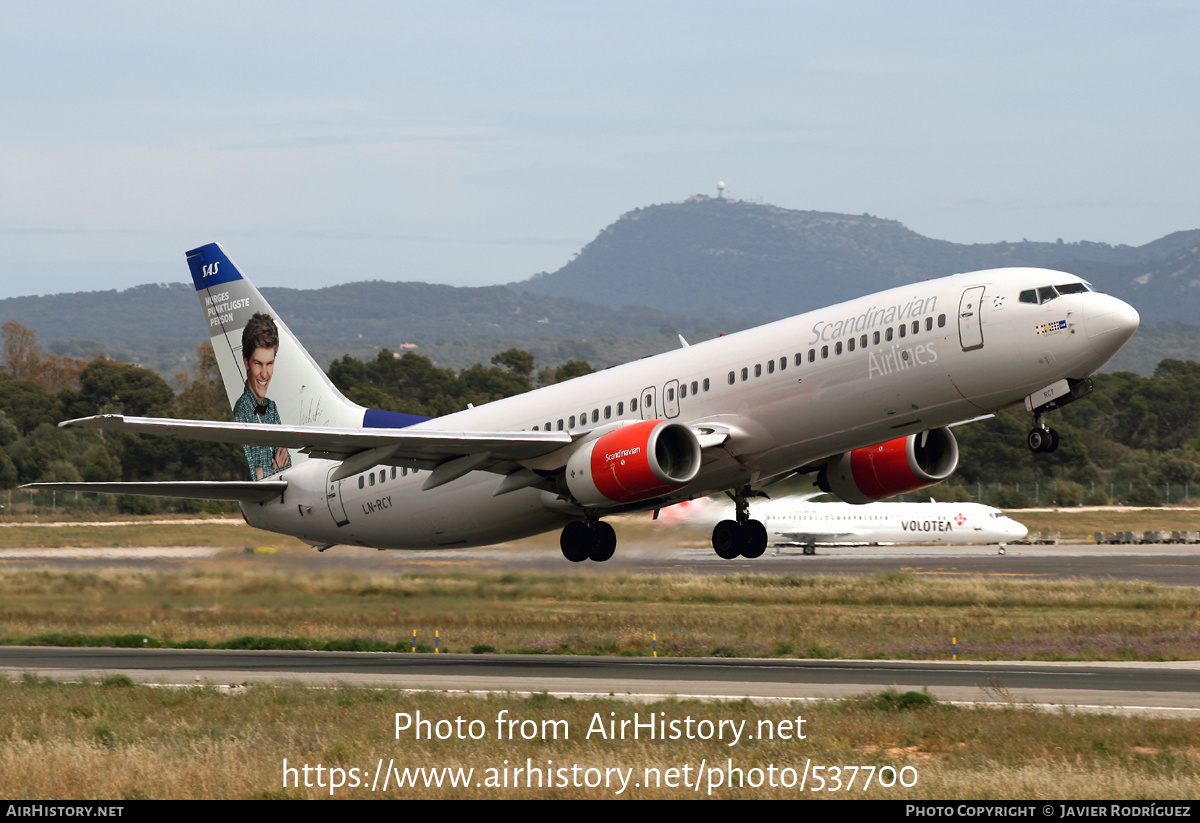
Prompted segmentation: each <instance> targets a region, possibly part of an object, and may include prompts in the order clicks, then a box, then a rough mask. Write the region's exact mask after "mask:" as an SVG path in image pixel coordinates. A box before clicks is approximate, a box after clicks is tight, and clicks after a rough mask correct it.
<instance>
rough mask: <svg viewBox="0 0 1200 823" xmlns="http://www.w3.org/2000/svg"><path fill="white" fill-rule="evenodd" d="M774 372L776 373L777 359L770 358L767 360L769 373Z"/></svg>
mask: <svg viewBox="0 0 1200 823" xmlns="http://www.w3.org/2000/svg"><path fill="white" fill-rule="evenodd" d="M774 373H775V361H774V360H768V361H767V374H774Z"/></svg>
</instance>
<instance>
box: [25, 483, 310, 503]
mask: <svg viewBox="0 0 1200 823" xmlns="http://www.w3.org/2000/svg"><path fill="white" fill-rule="evenodd" d="M287 485H288V484H287V481H286V480H258V481H255V480H182V481H175V480H170V481H163V482H130V483H26V484H25V485H24V486H22V487H21V488H23V489H42V490H45V491H49V490H51V489H53V490H55V491H60V492H97V493H99V494H142V495H150V496H151V497H187V498H191V499H193V500H236V501H238V502H241V503H265V502H266V501H268V500H274V499H275V498H276V497H279V496H280V495H281V494H283V492H284V491H285V490H286V489H287Z"/></svg>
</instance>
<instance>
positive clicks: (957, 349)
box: [33, 243, 1139, 561]
mask: <svg viewBox="0 0 1200 823" xmlns="http://www.w3.org/2000/svg"><path fill="white" fill-rule="evenodd" d="M187 259H188V266H189V268H190V270H191V275H192V282H193V284H194V286H195V289H196V296H197V297H198V298H199V302H200V309H201V312H202V315H203V317H204V321H205V325H206V327H207V329H208V333H209V337H210V340H211V342H212V345H213V352H214V355H215V357H216V360H217V364H218V366H219V367H220V372H221V377H222V380H223V382H224V385H225V392H226V395H227V397H228V399H229V403H230V406H231V408H232V409H233V418H234V421H233V422H219V421H209V420H168V419H155V418H138V417H125V416H124V415H120V414H100V415H96V416H93V417H86V418H81V419H78V420H70V421H67V422H66V423H64V424H62V425H69V426H84V427H91V428H99V429H109V430H114V431H122V432H129V433H136V434H153V435H159V436H167V437H180V438H190V439H195V440H201V441H208V442H215V443H236V444H239V445H241V446H242V447H243V450H244V452H245V456H246V465H247V470H248V471H247V477H246V479H243V480H226V481H209V482H204V481H169V482H166V481H164V482H122V483H39V484H33V485H35V486H37V487H39V488H56V489H60V490H76V491H85V492H106V493H115V494H150V495H160V496H167V497H194V498H200V499H224V500H236V501H238V503H239V504H240V505H241V509H242V514H243V516H244V517H245V519H246V521H247V522H248V523H250V524H251V525H252V526H256V527H259V528H262V529H266V530H269V531H274V532H279V533H282V534H289V535H295V536H296V537H298V538H300V539H302V540H304V541H306V542H308V543H310V544H312V545H314V546H316V547H318V548H319V549H322V550H323V549H327V548H329V547H330V546H335V545H338V544H349V545H358V546H367V547H372V548H378V549H431V548H458V547H465V546H479V545H489V544H493V543H498V542H501V541H505V540H513V539H516V538H521V537H526V536H529V535H532V534H537V533H540V532H545V531H549V530H551V529H561V530H562V531H561V538H560V545H561V547H562V551H563V555H564V556H566V557H567V558H568V559H570V560H573V561H581V560H586V559H591V560H594V561H601V560H607V559H608V558H609V557H611V556H612V554H613V552H614V550H615V548H616V542H617V540H616V534H615V533H614V531H613V529H612V526H610V525H609V524H607V523H605V522H603V521H602V520H601V518H602V517H605V516H608V515H611V514H616V513H620V512H629V511H638V510H655V509H661V508H664V507H667V506H671V505H673V504H675V503H679V502H682V501H686V500H693V499H696V498H699V497H706V496H709V495H713V494H720V493H723V492H724V493H728V494H729V495H730V496H731V497H732V498H733V500H734V504H735V510H734V517H733V519H730V520H723V521H721V522H720V523H718V524H717V525H716V526H715V527H714V528H713V532H712V544H713V549H714V550H715V551H716V552H717V554H719V555H720V556H722V557H726V558H733V557H737V556H739V555H740V556H742V557H747V558H750V557H758V556H759V555H761V554H762V553H763V551H764V549H765V548H766V545H767V537H768V535H767V528H766V527H765V525H764V523H763V521H762V520H756V519H752V518H751V516H750V500H751V499H752V498H754V497H757V496H760V495H761V494H762V493H761V492H759V491H756V490H755V484H761V483H766V482H769V481H771V480H773V479H779V478H784V477H788V476H791V475H793V474H795V473H796V472H797V471H803V472H811V471H817V470H820V471H821V473H822V475H823V477H824V480H825V483H826V485H827V486H828V487H829V488H830V489H832V490H834V491H835V492H837V493H838V494H840V495H841V496H843V497H845V498H846V499H853V500H859V501H868V500H876V499H879V498H882V497H887V496H890V495H894V494H897V493H899V492H903V491H908V490H913V489H918V488H921V487H922V486H926V485H929V484H931V483H936V482H938V481H939V480H943V479H945V478H946V477H948V476H949V475H950V473H951V472H952V471H953V470H954V467H955V465H956V463H957V461H958V449H957V445H956V443H955V440H954V437H953V436H952V435H951V434H950V432H949V431H948V429H947V428H945V427H947V426H951V425H954V424H956V423H959V422H961V421H964V420H968V419H972V418H975V417H978V416H980V415H982V414H986V413H989V412H995V411H996V410H999V409H1002V408H1005V407H1007V406H1013V405H1017V404H1020V403H1022V402H1024V403H1025V406H1026V408H1027V409H1028V410H1029V411H1030V412H1031V413H1032V415H1033V420H1034V425H1035V430H1034V432H1033V433H1032V434H1031V439H1030V446H1031V448H1032V447H1038V448H1040V449H1041V450H1042V451H1045V450H1046V449H1047V448H1050V447H1052V446H1053V443H1054V441H1055V440H1056V438H1054V436H1053V432H1052V431H1051V430H1050V429H1049V428H1048V427H1045V424H1044V422H1043V418H1044V415H1045V414H1046V412H1048V411H1050V410H1051V409H1054V408H1057V407H1058V406H1061V405H1062V404H1064V403H1067V402H1072V401H1074V400H1076V399H1078V398H1080V397H1083V396H1085V395H1086V393H1087V390H1088V388H1089V387H1090V383H1089V382H1088V377H1089V376H1090V375H1092V374H1094V373H1095V372H1096V370H1097V369H1099V368H1100V367H1101V366H1103V365H1104V364H1105V363H1107V362H1108V361H1109V360H1110V359H1111V358H1112V357H1113V355H1115V354H1116V353H1117V351H1118V350H1119V349H1120V348H1121V347H1122V346H1123V345H1124V344H1125V343H1126V341H1128V340H1129V338H1130V337H1131V336H1132V335H1133V333H1134V331H1135V330H1136V329H1137V327H1138V323H1139V318H1138V314H1137V312H1136V311H1134V310H1133V308H1131V307H1130V306H1128V305H1127V304H1125V303H1123V302H1121V301H1120V300H1118V299H1116V298H1114V297H1110V296H1108V295H1104V294H1099V293H1097V292H1096V291H1095V290H1094V289H1092V287H1091V286H1089V285H1088V284H1087V283H1085V282H1084V281H1082V280H1080V279H1079V278H1078V277H1076V276H1074V275H1071V274H1066V273H1064V272H1056V271H1050V270H1047V269H1034V268H1011V269H992V270H988V271H979V272H968V273H964V274H956V275H952V276H950V277H943V278H940V279H935V280H925V281H922V282H919V283H913V284H910V285H904V286H899V287H896V288H893V289H888V290H886V291H883V292H879V293H878V294H873V295H869V296H866V297H862V298H859V299H857V300H850V301H847V302H845V303H841V304H838V305H836V306H829V307H826V308H822V309H818V310H816V311H812V312H808V313H806V314H802V315H797V316H796V317H790V318H788V319H786V320H779V321H777V322H774V323H770V324H767V325H765V326H759V327H758V328H754V329H747V330H745V331H741V332H737V333H736V334H729V335H725V336H722V337H718V338H714V339H712V340H707V341H704V342H701V343H697V344H695V345H690V346H684V347H682V348H679V349H675V350H673V351H669V352H665V353H663V354H659V355H656V356H654V357H647V358H644V359H642V360H638V361H636V362H633V363H627V364H625V365H623V366H615V367H613V368H609V369H603V370H601V371H599V372H596V373H594V374H589V375H584V376H581V377H577V378H574V379H572V380H567V381H565V382H562V383H558V384H555V385H552V386H545V387H542V388H539V389H537V390H535V391H530V392H526V393H525V394H521V395H517V396H514V397H508V398H505V399H503V400H497V401H495V402H492V403H487V404H483V405H480V406H474V407H468V408H466V409H463V410H461V411H458V412H455V413H453V414H449V415H446V416H444V417H440V418H432V419H431V418H425V417H419V416H416V415H411V414H402V413H397V412H390V411H383V410H379V409H368V408H364V407H363V406H360V405H358V404H356V403H354V402H352V401H350V400H349V399H348V398H346V397H345V396H344V395H343V394H342V393H341V392H340V391H338V389H337V388H336V387H335V386H334V385H333V384H332V383H331V382H330V380H329V378H328V376H327V375H326V374H325V373H324V371H323V370H322V369H321V367H320V366H319V365H318V364H317V363H316V361H314V360H313V358H312V356H311V355H309V353H308V352H307V351H306V350H305V349H304V347H303V345H302V344H301V343H300V341H299V340H298V339H297V338H296V336H295V335H294V334H292V332H291V331H290V330H289V329H288V327H287V325H286V323H285V322H284V321H283V319H282V318H278V317H276V315H275V313H274V311H273V310H272V308H271V307H270V305H269V304H268V303H267V301H266V300H265V299H264V298H263V296H262V294H261V292H259V291H258V290H257V289H256V288H255V287H254V286H253V285H252V284H251V283H250V281H249V280H247V279H246V278H245V277H244V276H243V274H242V272H241V271H240V270H239V269H238V267H237V266H236V265H234V263H233V261H232V260H231V259H230V258H229V257H228V255H226V253H225V251H224V249H222V248H221V247H220V246H219V245H218V244H216V243H210V244H208V245H205V246H201V247H199V248H196V249H192V250H191V251H189V252H188V253H187ZM1032 435H1036V437H1034V436H1032ZM1035 439H1036V440H1037V442H1036V443H1035V442H1033V441H1034V440H1035ZM1043 441H1046V442H1048V443H1050V446H1044V445H1043ZM871 444H875V445H871Z"/></svg>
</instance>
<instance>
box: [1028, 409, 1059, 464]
mask: <svg viewBox="0 0 1200 823" xmlns="http://www.w3.org/2000/svg"><path fill="white" fill-rule="evenodd" d="M1025 442H1026V444H1027V445H1028V446H1029V450H1030V451H1031V452H1034V453H1039V452H1040V453H1043V454H1049V453H1050V452H1052V451H1054V450H1055V449H1057V448H1058V432H1056V431H1055V430H1054V429H1052V428H1050V427H1049V426H1047V425H1046V423H1045V421H1044V420H1043V419H1042V415H1041V414H1040V413H1038V414H1035V415H1034V416H1033V429H1031V430H1030V432H1029V436H1028V437H1026V438H1025Z"/></svg>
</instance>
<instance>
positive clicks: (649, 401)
mask: <svg viewBox="0 0 1200 823" xmlns="http://www.w3.org/2000/svg"><path fill="white" fill-rule="evenodd" d="M701 386H703V390H704V391H708V390H709V388H711V387H712V383H711V382H710V381H709V379H708V378H707V377H706V378H704V380H703V381H700V380H693V381H692V382H691V390H692V392H691V393H692V394H699V393H700V390H701ZM679 396H680V397H681V398H682V397H687V396H688V384H687V383H686V382H685V383H680V384H679ZM666 400H667V402H668V403H673V402H675V389H674V387H669V388H668V389H667V395H666ZM642 403H644V404H645V405H646V406H651V407H652V406H653V405H654V395H652V394H649V393H647V394H646V396H645V397H644V398H642ZM637 410H638V398H636V397H634V398H632V399H631V400H630V401H629V413H630V414H636V413H637ZM624 415H625V401H623V400H622V401H620V402H618V403H617V405H616V413H615V414H614V410H613V406H612V405H607V406H605V407H604V409H603V411H601V410H600V409H592V410H591V411H585V412H583V413H582V414H580V415H579V417H578V418H576V416H575V415H571V416H570V417H565V418H563V417H560V418H559V419H558V422H557V424H553V423H552V421H550V420H547V421H546V423H545V425H544V426H543V425H540V424H539V425H535V426H534V427H533V430H534V431H542V430H545V431H555V430H557V431H564V430H565V431H570V430H571V429H574V428H576V421H577V420H578V425H579V426H586V425H587V424H588V419H589V417H590V419H591V422H592V423H599V422H600V420H601V419H604V420H611V419H613V417H618V418H619V417H623V416H624Z"/></svg>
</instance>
